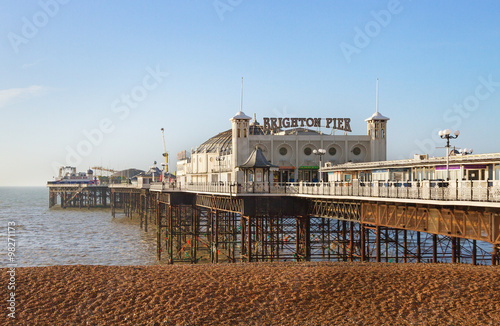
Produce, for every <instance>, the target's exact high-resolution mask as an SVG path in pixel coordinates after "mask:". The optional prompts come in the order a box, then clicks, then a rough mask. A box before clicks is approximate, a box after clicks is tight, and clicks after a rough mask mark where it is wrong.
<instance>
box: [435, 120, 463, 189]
mask: <svg viewBox="0 0 500 326" xmlns="http://www.w3.org/2000/svg"><path fill="white" fill-rule="evenodd" d="M459 135H460V131H458V130H455V132H454V133H453V135H452V134H451V130H450V129H445V130H440V131H439V137H441V138H442V139H446V181H449V180H450V139H456V138H458V136H459Z"/></svg>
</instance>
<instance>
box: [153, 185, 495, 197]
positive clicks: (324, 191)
mask: <svg viewBox="0 0 500 326" xmlns="http://www.w3.org/2000/svg"><path fill="white" fill-rule="evenodd" d="M168 189H170V190H174V191H175V190H177V191H179V190H181V191H182V190H184V191H195V192H210V193H224V194H266V193H267V194H298V195H318V196H355V197H377V198H399V199H424V200H441V201H484V202H500V181H449V182H447V181H439V180H437V181H433V180H424V181H399V182H396V181H373V182H363V181H359V180H353V181H352V182H287V183H276V182H275V183H271V184H269V183H267V182H248V183H244V184H235V183H226V182H219V183H187V184H180V183H170V184H161V183H157V184H152V185H151V190H156V191H159V190H168Z"/></svg>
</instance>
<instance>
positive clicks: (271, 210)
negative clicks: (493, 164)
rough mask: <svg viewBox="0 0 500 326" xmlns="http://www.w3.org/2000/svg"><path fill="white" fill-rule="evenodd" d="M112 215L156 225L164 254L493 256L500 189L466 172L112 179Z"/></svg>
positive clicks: (208, 258)
mask: <svg viewBox="0 0 500 326" xmlns="http://www.w3.org/2000/svg"><path fill="white" fill-rule="evenodd" d="M109 188H110V196H111V209H112V215H113V216H114V217H115V216H116V215H117V214H119V213H121V212H123V214H125V215H126V216H129V217H132V215H133V214H136V216H139V218H140V224H141V227H142V228H144V229H145V230H146V231H148V230H149V229H150V227H149V229H148V225H149V226H150V225H151V224H154V225H155V228H156V232H157V258H158V260H163V261H166V262H168V263H171V264H173V263H198V262H211V263H221V262H228V263H231V262H239V261H242V262H245V261H246V262H257V261H292V260H293V261H311V260H313V261H318V260H325V261H373V262H395V263H398V262H404V263H409V262H416V263H422V262H430V263H470V264H474V265H476V264H482V265H498V264H499V263H500V261H499V247H500V197H498V196H499V194H500V191H499V189H497V185H490V186H488V185H486V187H485V188H484V187H481V186H480V185H479V182H478V183H473V182H464V183H463V184H462V183H457V182H454V184H453V182H449V183H448V182H447V184H446V185H444V184H443V183H441V184H435V185H431V183H430V182H424V183H418V184H417V183H414V184H410V183H405V184H403V183H400V184H388V183H379V182H372V183H364V184H363V185H361V183H360V182H358V181H356V182H351V183H340V182H316V183H306V182H299V183H286V184H276V185H274V184H270V183H261V184H256V183H253V184H249V183H247V184H243V185H238V184H221V183H218V184H208V183H204V184H201V183H199V184H188V185H182V184H180V183H178V184H177V183H175V184H164V183H161V182H160V183H152V184H150V185H147V187H145V186H143V187H142V188H140V187H139V186H134V185H123V184H121V185H120V184H116V185H109Z"/></svg>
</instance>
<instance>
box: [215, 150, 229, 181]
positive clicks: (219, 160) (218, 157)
mask: <svg viewBox="0 0 500 326" xmlns="http://www.w3.org/2000/svg"><path fill="white" fill-rule="evenodd" d="M225 158H226V157H225V156H222V155H221V153H220V151H219V154H218V155H217V156H216V157H215V160H216V161H217V162H219V182H218V183H219V185H220V184H221V182H222V180H221V167H220V165H221V162H222V161H224V159H225Z"/></svg>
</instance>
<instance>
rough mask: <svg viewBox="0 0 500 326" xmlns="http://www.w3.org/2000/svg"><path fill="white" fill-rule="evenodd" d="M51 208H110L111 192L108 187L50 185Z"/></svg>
mask: <svg viewBox="0 0 500 326" xmlns="http://www.w3.org/2000/svg"><path fill="white" fill-rule="evenodd" d="M47 186H48V188H49V208H52V207H54V206H59V207H61V208H69V207H72V208H75V207H76V208H89V209H90V208H96V207H103V208H105V207H110V203H109V198H110V190H109V188H108V186H107V185H89V184H60V183H51V182H49V183H48V185H47Z"/></svg>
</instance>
